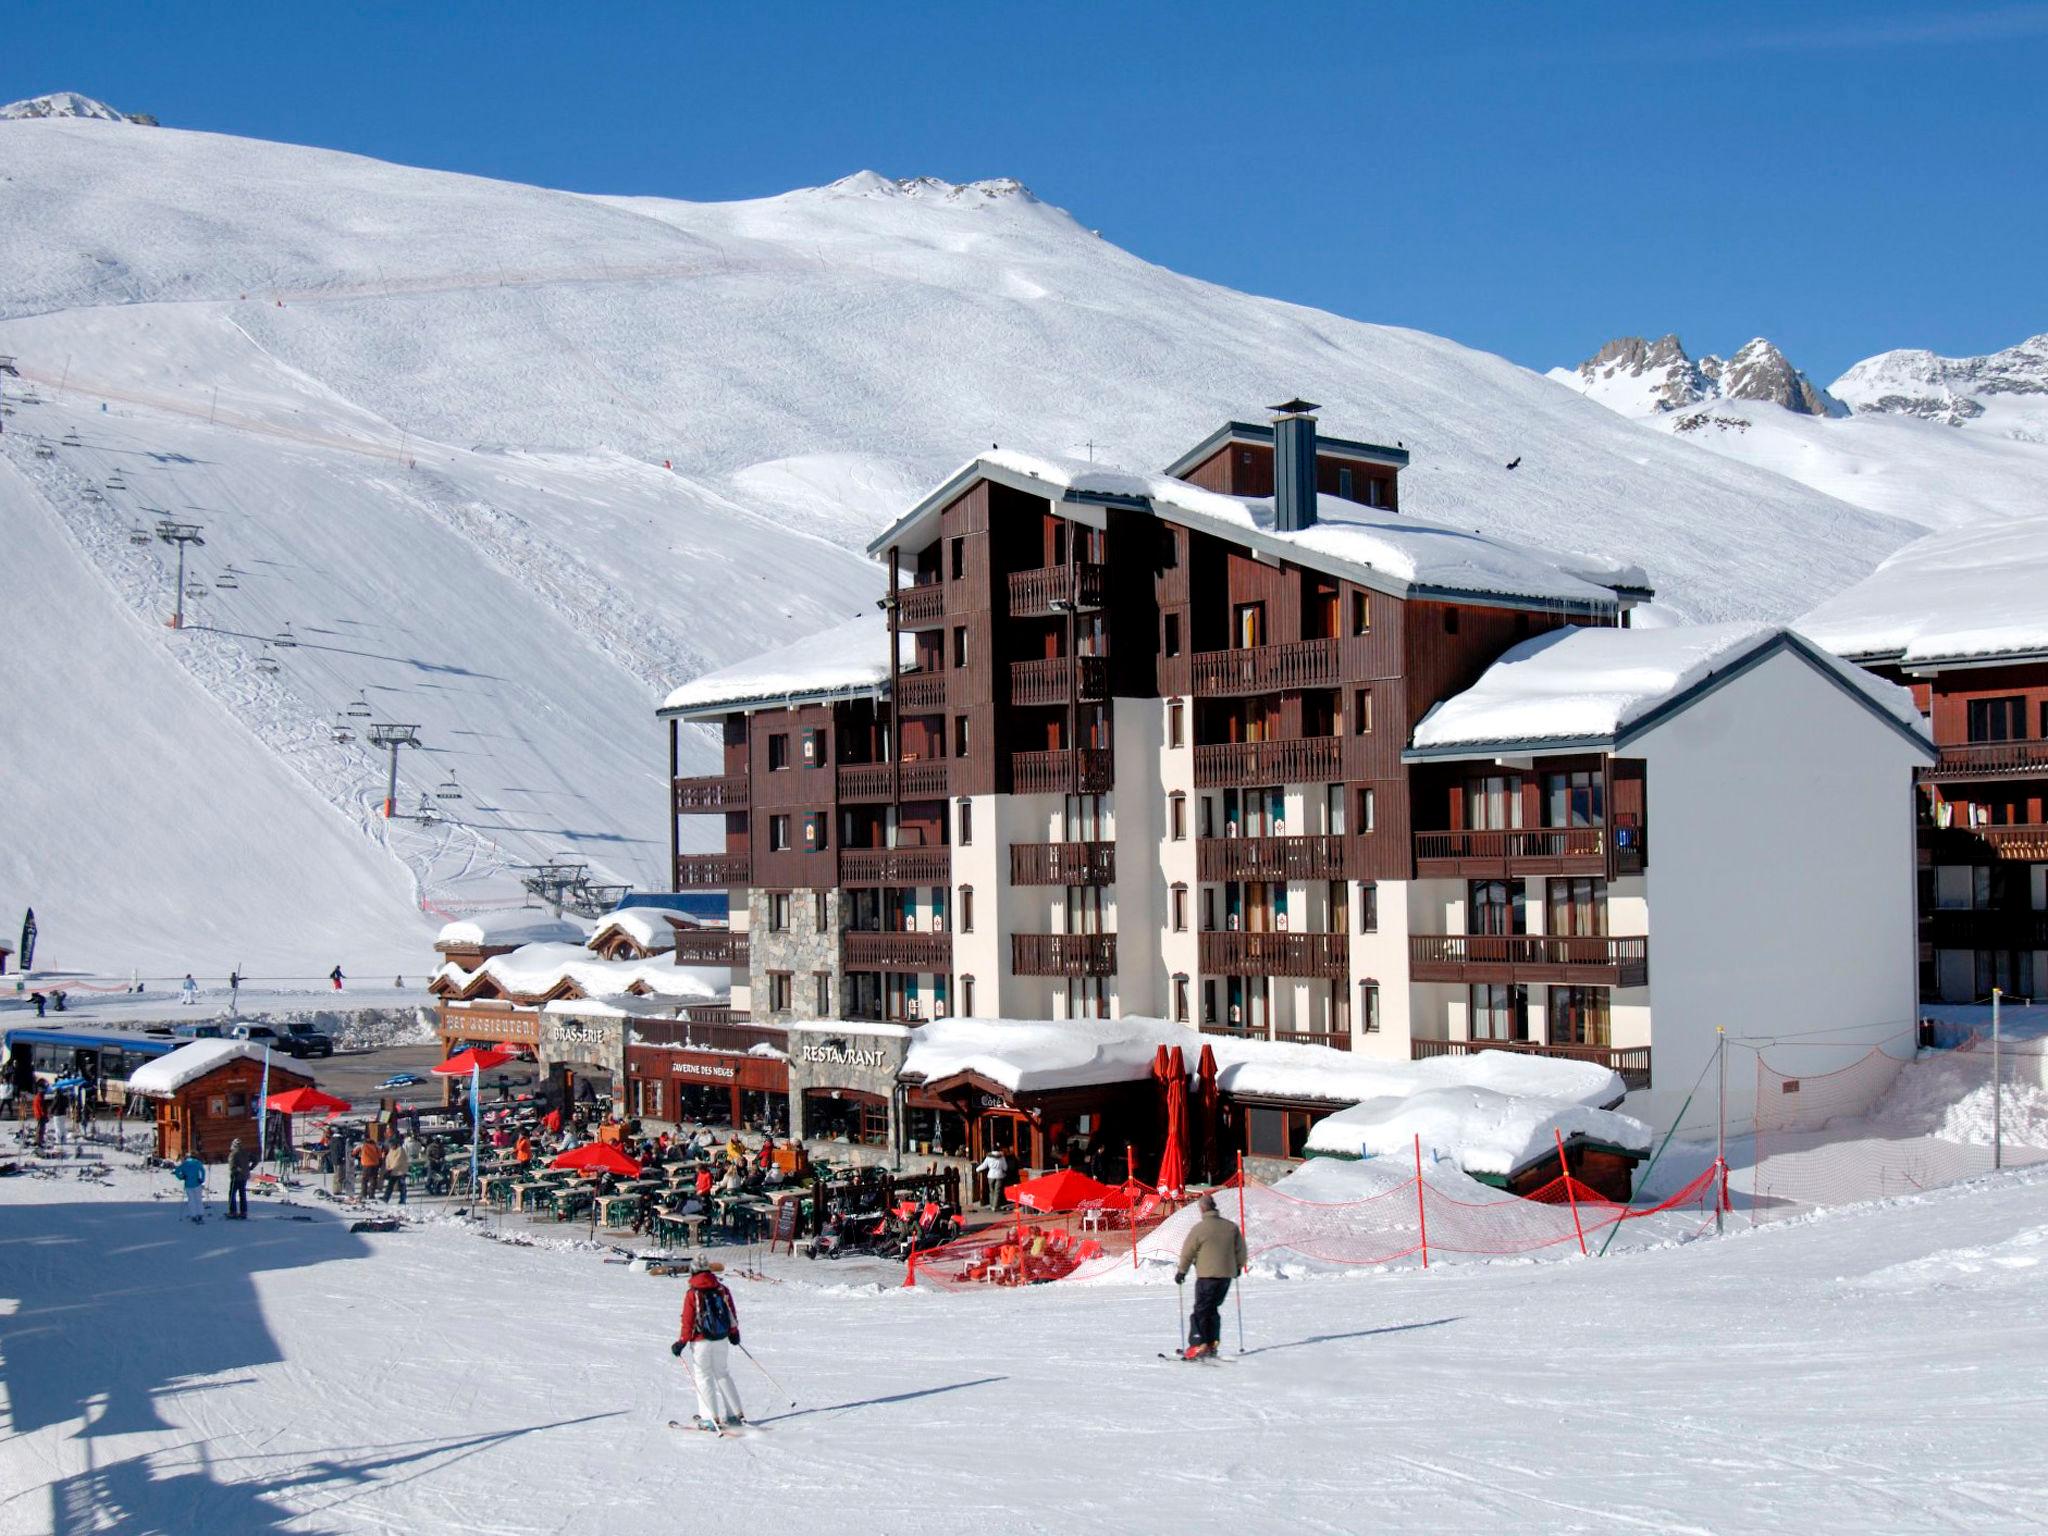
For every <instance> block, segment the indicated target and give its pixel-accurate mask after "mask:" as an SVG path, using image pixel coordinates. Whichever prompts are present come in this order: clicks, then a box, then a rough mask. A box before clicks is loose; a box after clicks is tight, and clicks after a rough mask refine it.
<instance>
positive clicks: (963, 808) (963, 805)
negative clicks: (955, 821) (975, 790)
mask: <svg viewBox="0 0 2048 1536" xmlns="http://www.w3.org/2000/svg"><path fill="white" fill-rule="evenodd" d="M953 841H954V842H956V843H958V844H959V845H960V846H961V847H962V848H966V847H969V846H971V845H972V844H973V842H974V802H973V801H972V800H962V801H961V802H960V833H959V835H958V836H957V837H955V838H954V839H953Z"/></svg>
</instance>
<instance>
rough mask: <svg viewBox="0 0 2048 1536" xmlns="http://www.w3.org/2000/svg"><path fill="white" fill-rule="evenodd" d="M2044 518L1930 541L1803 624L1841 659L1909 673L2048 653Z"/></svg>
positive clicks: (1915, 545) (2047, 526) (2047, 522)
mask: <svg viewBox="0 0 2048 1536" xmlns="http://www.w3.org/2000/svg"><path fill="white" fill-rule="evenodd" d="M2044 590H2048V516H2042V517H2016V518H2011V519H2007V520H2004V521H2000V522H1993V523H1984V524H1980V525H1978V526H1976V527H1972V528H1962V529H1955V530H1951V531H1949V532H1945V533H1934V534H1929V535H1928V536H1927V537H1926V538H1924V539H1916V540H1914V541H1913V542H1912V543H1911V544H1908V545H1907V546H1906V547H1905V548H1904V549H1901V550H1900V551H1899V552H1898V553H1896V554H1894V555H1893V556H1891V558H1890V559H1888V560H1886V561H1885V562H1884V563H1883V564H1882V565H1880V566H1878V568H1877V569H1876V570H1875V571H1873V572H1871V574H1870V575H1869V576H1867V577H1866V578H1864V579H1863V580H1862V581H1860V582H1858V583H1857V584H1856V585H1855V586H1853V587H1850V588H1849V589H1848V590H1847V591H1844V592H1839V593H1837V594H1836V595H1835V596H1833V597H1831V598H1829V599H1828V600H1827V601H1826V602H1824V603H1822V604H1821V605H1820V606H1819V607H1817V608H1815V609H1814V610H1813V611H1812V612H1810V613H1808V614H1807V615H1806V617H1805V618H1803V619H1801V620H1800V621H1799V628H1800V630H1801V631H1802V632H1803V633H1805V634H1807V635H1810V636H1812V637H1813V639H1814V640H1816V641H1817V642H1819V643H1820V644H1821V645H1824V646H1826V647H1827V648H1828V649H1829V650H1831V651H1833V652H1835V653H1836V654H1837V655H1841V656H1853V657H1857V658H1859V659H1866V660H1886V661H1890V660H1896V661H1899V662H1900V663H1902V664H1904V665H1906V666H1913V665H1916V664H1936V663H1940V662H1944V661H1969V660H1977V659H1982V658H1990V657H1997V656H2020V655H2039V654H2042V653H2044V652H2048V601H2044V600H2043V598H2042V593H2043V591H2044Z"/></svg>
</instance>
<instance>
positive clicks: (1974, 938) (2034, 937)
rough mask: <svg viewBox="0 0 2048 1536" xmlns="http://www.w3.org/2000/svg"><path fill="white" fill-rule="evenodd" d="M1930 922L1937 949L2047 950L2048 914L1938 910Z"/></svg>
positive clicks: (1995, 909) (1988, 909)
mask: <svg viewBox="0 0 2048 1536" xmlns="http://www.w3.org/2000/svg"><path fill="white" fill-rule="evenodd" d="M1927 920H1928V922H1929V924H1930V925H1931V928H1932V939H1933V943H1934V947H1935V948H1936V949H2048V912H2035V911H2032V910H2030V909H2029V908H2026V907H1982V908H1974V909H1965V910H1957V909H1955V908H1949V909H1942V908H1938V907H1937V908H1936V909H1935V910H1934V911H1932V912H1930V913H1928V914H1927Z"/></svg>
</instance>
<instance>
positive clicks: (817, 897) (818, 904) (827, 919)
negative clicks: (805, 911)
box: [811, 891, 832, 933]
mask: <svg viewBox="0 0 2048 1536" xmlns="http://www.w3.org/2000/svg"><path fill="white" fill-rule="evenodd" d="M811 930H812V931H813V932H814V933H830V932H831V931H832V904H831V900H830V899H829V898H828V897H827V896H826V894H825V892H823V891H813V892H811Z"/></svg>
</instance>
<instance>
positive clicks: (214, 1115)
mask: <svg viewBox="0 0 2048 1536" xmlns="http://www.w3.org/2000/svg"><path fill="white" fill-rule="evenodd" d="M312 1086H314V1084H313V1079H312V1078H310V1077H308V1076H307V1075H306V1074H305V1073H303V1072H299V1071H294V1070H293V1069H292V1068H290V1067H288V1066H285V1065H283V1064H282V1063H281V1062H279V1061H278V1060H277V1058H276V1057H275V1056H273V1057H272V1058H271V1063H270V1089H269V1091H270V1092H272V1093H283V1092H284V1091H285V1090H286V1089H287V1088H310V1087H312ZM128 1091H129V1093H130V1094H131V1095H134V1094H139V1095H141V1096H142V1097H144V1098H146V1099H148V1100H149V1101H150V1102H151V1104H152V1106H153V1107H154V1109H155V1116H156V1155H157V1156H158V1157H163V1158H178V1157H183V1156H184V1155H185V1154H186V1153H187V1152H191V1153H194V1154H196V1155H197V1156H198V1158H199V1160H200V1161H201V1162H203V1163H218V1162H224V1161H226V1159H227V1155H228V1147H229V1145H230V1144H231V1143H232V1142H233V1141H234V1140H235V1139H236V1138H237V1137H240V1138H241V1140H242V1143H243V1145H244V1146H246V1147H248V1148H249V1150H250V1152H251V1153H252V1154H253V1153H254V1152H255V1150H256V1142H257V1137H258V1134H259V1127H260V1126H261V1124H262V1115H263V1093H264V1083H263V1049H262V1047H261V1046H255V1045H251V1044H249V1042H248V1041H246V1040H194V1041H193V1042H192V1043H191V1044H190V1045H183V1046H180V1047H179V1048H178V1049H177V1050H175V1051H172V1052H170V1053H168V1054H167V1055H163V1056H159V1057H158V1058H157V1059H156V1060H155V1061H152V1062H147V1063H145V1064H144V1065H142V1066H140V1067H137V1068H136V1069H135V1071H134V1072H133V1074H131V1075H130V1077H129V1079H128Z"/></svg>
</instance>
